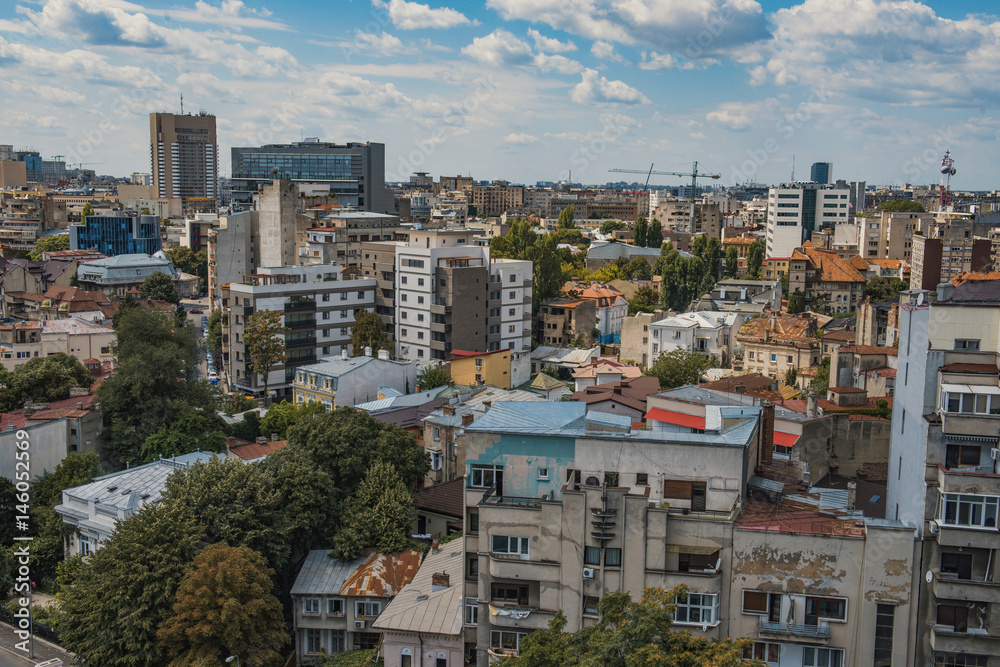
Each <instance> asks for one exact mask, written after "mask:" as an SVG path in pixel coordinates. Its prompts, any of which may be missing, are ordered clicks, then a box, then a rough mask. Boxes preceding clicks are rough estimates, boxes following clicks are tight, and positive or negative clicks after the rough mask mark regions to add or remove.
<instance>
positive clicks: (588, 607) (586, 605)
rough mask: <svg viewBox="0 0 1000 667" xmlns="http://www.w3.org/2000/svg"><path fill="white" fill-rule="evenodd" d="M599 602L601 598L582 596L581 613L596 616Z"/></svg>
mask: <svg viewBox="0 0 1000 667" xmlns="http://www.w3.org/2000/svg"><path fill="white" fill-rule="evenodd" d="M600 602H601V598H599V597H594V596H593V595H584V596H583V613H584V614H593V615H594V616H596V615H597V613H598V612H597V605H598V604H599V603H600Z"/></svg>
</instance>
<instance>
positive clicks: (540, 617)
mask: <svg viewBox="0 0 1000 667" xmlns="http://www.w3.org/2000/svg"><path fill="white" fill-rule="evenodd" d="M496 608H497V609H502V610H504V611H512V612H528V615H527V616H525V617H524V618H514V617H513V616H504V615H503V612H501V613H500V614H497V615H496V616H493V615H492V614H491V615H490V625H491V626H493V627H495V628H518V629H520V630H544V629H545V628H547V627H548V626H549V621H550V620H552V617H553V616H555V615H556V612H554V611H548V610H545V609H538V608H537V607H500V606H498V607H496Z"/></svg>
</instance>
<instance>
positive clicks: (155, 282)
mask: <svg viewBox="0 0 1000 667" xmlns="http://www.w3.org/2000/svg"><path fill="white" fill-rule="evenodd" d="M139 292H140V293H141V294H142V297H143V298H144V299H153V300H154V301H167V302H169V303H172V304H174V305H177V304H179V303H180V302H181V296H180V293H178V291H177V284H176V283H174V280H173V278H171V277H170V276H168V275H167V274H165V273H164V272H163V271H154V272H153V273H152V274H150V276H149V277H148V278H146V279H145V280H143V281H142V284H141V285H139Z"/></svg>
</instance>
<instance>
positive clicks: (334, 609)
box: [326, 598, 344, 616]
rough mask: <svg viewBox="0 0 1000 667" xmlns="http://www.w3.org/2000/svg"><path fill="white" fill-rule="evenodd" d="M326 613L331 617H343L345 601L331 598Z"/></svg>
mask: <svg viewBox="0 0 1000 667" xmlns="http://www.w3.org/2000/svg"><path fill="white" fill-rule="evenodd" d="M326 613H327V614H329V615H330V616H343V615H344V601H343V600H342V599H341V598H329V599H328V600H327V601H326Z"/></svg>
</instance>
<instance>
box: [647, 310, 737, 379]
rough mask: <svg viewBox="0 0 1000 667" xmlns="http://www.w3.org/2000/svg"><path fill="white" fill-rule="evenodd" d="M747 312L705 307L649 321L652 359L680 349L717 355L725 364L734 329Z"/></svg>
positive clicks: (730, 347)
mask: <svg viewBox="0 0 1000 667" xmlns="http://www.w3.org/2000/svg"><path fill="white" fill-rule="evenodd" d="M744 319H745V316H744V315H743V314H742V313H737V312H716V311H701V312H695V313H682V314H680V315H674V316H672V317H667V318H665V319H662V320H659V321H658V322H653V323H652V324H650V325H649V343H648V344H649V363H650V364H653V363H655V361H656V358H657V357H659V356H660V355H661V354H663V353H664V352H671V351H673V350H676V349H683V350H688V351H690V352H699V353H701V354H704V355H706V356H709V357H715V358H716V359H718V360H719V361H720V362H721V363H722V365H723V366H725V365H726V364H727V362H728V361H729V352H730V350H731V349H732V337H733V333H734V332H736V331H739V330H740V327H741V326H743V321H744Z"/></svg>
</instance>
